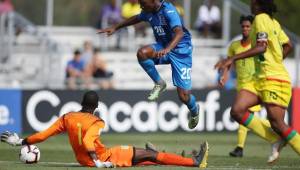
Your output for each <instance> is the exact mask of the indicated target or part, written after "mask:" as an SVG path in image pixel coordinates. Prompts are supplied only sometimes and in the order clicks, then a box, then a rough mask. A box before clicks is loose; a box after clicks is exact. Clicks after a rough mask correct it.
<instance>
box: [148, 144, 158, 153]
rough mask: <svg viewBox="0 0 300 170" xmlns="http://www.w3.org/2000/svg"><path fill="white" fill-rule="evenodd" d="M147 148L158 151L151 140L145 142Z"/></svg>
mask: <svg viewBox="0 0 300 170" xmlns="http://www.w3.org/2000/svg"><path fill="white" fill-rule="evenodd" d="M145 149H146V150H151V151H154V152H158V150H157V148H156V147H155V146H154V145H153V144H152V143H151V142H147V143H146V144H145Z"/></svg>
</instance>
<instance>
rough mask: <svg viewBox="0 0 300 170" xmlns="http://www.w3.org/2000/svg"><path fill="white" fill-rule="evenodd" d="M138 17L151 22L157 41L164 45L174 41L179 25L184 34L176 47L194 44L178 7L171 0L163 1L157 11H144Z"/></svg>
mask: <svg viewBox="0 0 300 170" xmlns="http://www.w3.org/2000/svg"><path fill="white" fill-rule="evenodd" d="M138 19H139V20H141V21H146V22H149V23H150V25H151V27H152V29H153V33H154V36H155V39H156V42H157V43H159V44H161V45H162V46H163V47H167V46H168V45H169V43H170V42H171V41H172V39H173V37H174V35H175V33H174V31H173V29H174V28H175V27H178V26H179V27H182V29H183V32H184V35H183V38H182V39H181V40H180V42H179V43H178V44H177V46H176V47H175V48H178V47H179V48H180V47H182V46H186V45H187V44H188V45H190V46H191V45H192V43H191V34H190V33H189V31H188V30H187V29H186V28H185V27H184V25H183V22H182V20H181V19H180V16H179V14H178V12H177V10H176V8H175V7H174V6H173V5H172V4H171V3H169V2H162V6H161V8H160V9H159V11H157V12H155V13H147V12H145V11H142V12H141V13H140V14H139V15H138Z"/></svg>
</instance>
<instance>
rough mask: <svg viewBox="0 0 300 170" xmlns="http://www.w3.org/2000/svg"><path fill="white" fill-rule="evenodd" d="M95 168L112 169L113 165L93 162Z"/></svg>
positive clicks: (98, 161) (97, 161)
mask: <svg viewBox="0 0 300 170" xmlns="http://www.w3.org/2000/svg"><path fill="white" fill-rule="evenodd" d="M93 161H94V163H95V166H96V167H97V168H113V167H114V165H113V164H112V163H111V162H101V161H100V160H93Z"/></svg>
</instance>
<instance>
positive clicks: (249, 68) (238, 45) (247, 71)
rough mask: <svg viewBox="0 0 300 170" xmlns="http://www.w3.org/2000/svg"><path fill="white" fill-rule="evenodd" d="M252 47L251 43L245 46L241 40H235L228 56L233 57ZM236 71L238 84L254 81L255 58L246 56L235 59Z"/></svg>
mask: <svg viewBox="0 0 300 170" xmlns="http://www.w3.org/2000/svg"><path fill="white" fill-rule="evenodd" d="M250 48H251V43H249V44H248V45H245V46H243V45H242V42H241V40H237V41H233V42H232V43H231V44H230V46H229V48H228V53H227V55H228V57H232V56H234V55H237V54H239V53H242V52H245V51H247V50H249V49H250ZM235 71H236V74H237V84H238V85H241V84H242V83H246V82H249V81H252V78H253V75H254V73H255V65H254V58H253V57H250V58H245V59H240V60H237V61H235Z"/></svg>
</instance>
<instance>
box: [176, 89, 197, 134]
mask: <svg viewBox="0 0 300 170" xmlns="http://www.w3.org/2000/svg"><path fill="white" fill-rule="evenodd" d="M177 94H178V97H179V99H180V101H181V102H182V103H184V104H185V105H186V106H187V108H188V109H189V111H190V115H189V124H188V126H189V128H190V129H194V128H195V127H196V126H197V124H198V122H199V109H200V108H199V105H198V104H197V101H196V98H195V96H194V95H193V94H191V91H190V90H185V89H182V88H180V87H177Z"/></svg>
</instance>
